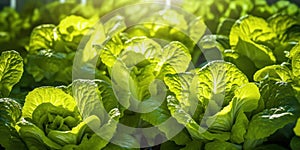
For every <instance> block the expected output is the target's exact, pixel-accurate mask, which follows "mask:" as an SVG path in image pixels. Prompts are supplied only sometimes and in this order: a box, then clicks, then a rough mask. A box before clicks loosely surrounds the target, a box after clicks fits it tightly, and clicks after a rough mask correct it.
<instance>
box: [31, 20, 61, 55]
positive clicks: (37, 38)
mask: <svg viewBox="0 0 300 150" xmlns="http://www.w3.org/2000/svg"><path fill="white" fill-rule="evenodd" d="M55 27H56V26H55V25H53V24H44V25H40V26H37V27H35V28H34V29H33V31H32V32H31V35H30V41H29V50H30V52H34V51H38V50H40V49H52V48H53V46H54V44H55V43H54V42H55V36H57V33H56V32H54V29H55Z"/></svg>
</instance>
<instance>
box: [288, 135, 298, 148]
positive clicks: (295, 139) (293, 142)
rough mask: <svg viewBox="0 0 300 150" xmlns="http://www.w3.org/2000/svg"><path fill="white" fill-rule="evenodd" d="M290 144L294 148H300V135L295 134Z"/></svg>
mask: <svg viewBox="0 0 300 150" xmlns="http://www.w3.org/2000/svg"><path fill="white" fill-rule="evenodd" d="M290 146H291V149H292V150H297V149H299V148H300V137H299V136H298V137H297V136H294V137H293V138H292V140H291V143H290Z"/></svg>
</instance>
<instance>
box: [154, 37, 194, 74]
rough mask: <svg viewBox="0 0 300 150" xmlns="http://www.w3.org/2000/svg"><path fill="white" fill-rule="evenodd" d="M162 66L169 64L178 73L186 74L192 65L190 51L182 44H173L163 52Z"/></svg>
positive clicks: (167, 46)
mask: <svg viewBox="0 0 300 150" xmlns="http://www.w3.org/2000/svg"><path fill="white" fill-rule="evenodd" d="M159 58H161V61H160V62H159V65H160V64H169V65H170V66H171V67H172V68H174V70H175V71H176V73H181V72H185V71H186V70H187V68H188V66H189V64H190V61H191V55H190V54H189V50H188V49H187V48H186V47H185V46H184V45H183V44H182V43H180V42H176V41H175V42H171V43H169V44H168V45H166V46H165V47H164V48H163V50H162V55H161V56H160V57H159Z"/></svg>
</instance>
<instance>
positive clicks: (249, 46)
mask: <svg viewBox="0 0 300 150" xmlns="http://www.w3.org/2000/svg"><path fill="white" fill-rule="evenodd" d="M275 37H276V35H275V33H274V32H273V30H272V29H271V28H270V27H269V26H268V23H267V22H266V21H265V20H264V19H262V18H258V17H254V16H245V17H242V18H240V19H239V20H238V21H236V23H235V24H234V25H233V27H232V29H231V31H230V35H229V39H230V45H231V46H232V48H233V49H234V50H235V51H236V52H238V53H239V54H240V55H243V56H246V57H247V58H249V59H250V60H251V61H253V63H254V64H255V66H256V67H257V68H262V67H264V66H267V65H271V64H274V63H275V62H276V58H275V56H274V55H273V53H272V51H271V49H270V48H269V47H268V46H269V45H272V42H271V41H272V40H273V39H274V38H275ZM269 42H270V43H269Z"/></svg>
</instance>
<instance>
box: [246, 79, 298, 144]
mask: <svg viewBox="0 0 300 150" xmlns="http://www.w3.org/2000/svg"><path fill="white" fill-rule="evenodd" d="M260 92H261V96H262V97H261V98H262V100H263V103H262V104H261V105H262V106H264V108H262V110H260V111H259V112H258V113H257V114H255V115H254V116H253V117H252V118H251V120H250V122H249V126H248V130H247V133H246V135H245V139H246V140H245V143H244V148H245V149H253V148H254V147H256V146H257V145H261V144H262V142H263V141H265V140H266V138H267V137H269V136H271V135H272V134H274V133H275V132H276V131H277V130H279V129H281V128H283V127H285V126H286V125H288V124H290V123H293V122H295V121H296V119H297V118H298V117H299V111H300V105H299V103H298V101H297V99H296V98H295V94H294V91H293V89H292V87H291V85H290V84H289V83H286V82H276V81H264V82H262V83H261V85H260ZM260 109H261V108H260ZM290 130H292V129H290Z"/></svg>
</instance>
